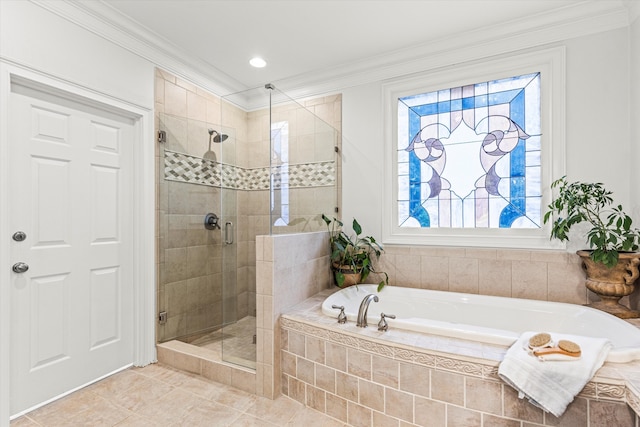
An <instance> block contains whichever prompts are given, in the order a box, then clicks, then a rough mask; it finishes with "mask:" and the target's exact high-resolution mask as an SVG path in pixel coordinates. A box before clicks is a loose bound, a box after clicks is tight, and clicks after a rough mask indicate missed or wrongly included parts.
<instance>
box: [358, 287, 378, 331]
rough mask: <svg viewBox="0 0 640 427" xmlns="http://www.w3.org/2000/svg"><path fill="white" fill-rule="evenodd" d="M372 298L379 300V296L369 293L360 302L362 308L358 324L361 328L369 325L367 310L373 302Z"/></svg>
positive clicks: (359, 312) (359, 311)
mask: <svg viewBox="0 0 640 427" xmlns="http://www.w3.org/2000/svg"><path fill="white" fill-rule="evenodd" d="M371 300H373V301H375V302H378V301H379V300H378V296H377V295H374V294H369V295H367V296H366V297H364V299H363V300H362V302H361V303H360V309H359V310H358V322H357V323H356V326H358V327H360V328H366V327H367V311H369V304H371Z"/></svg>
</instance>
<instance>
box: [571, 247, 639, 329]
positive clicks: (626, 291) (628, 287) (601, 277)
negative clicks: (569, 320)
mask: <svg viewBox="0 0 640 427" xmlns="http://www.w3.org/2000/svg"><path fill="white" fill-rule="evenodd" d="M577 254H578V255H579V256H580V258H582V267H583V268H584V270H585V272H586V273H587V280H586V283H585V285H586V287H587V289H589V290H590V291H592V292H593V293H595V294H596V295H598V296H599V297H600V301H596V302H593V303H591V304H587V306H588V307H593V308H597V309H598V310H602V311H605V312H607V313H609V314H613V315H614V316H617V317H619V318H621V319H635V318H638V317H640V312H639V311H637V310H631V309H629V308H627V307H625V306H624V305H622V304H620V303H619V301H620V298H622V297H624V296H627V295H630V294H631V293H632V292H633V290H634V288H635V281H636V280H637V279H638V276H639V275H640V271H639V270H638V265H640V253H636V252H632V253H624V252H622V253H620V254H619V255H618V264H617V265H614V266H613V267H611V268H609V267H607V266H606V265H604V264H603V263H601V262H595V261H593V260H592V259H591V257H590V255H591V251H578V252H577Z"/></svg>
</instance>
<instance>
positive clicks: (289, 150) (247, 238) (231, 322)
mask: <svg viewBox="0 0 640 427" xmlns="http://www.w3.org/2000/svg"><path fill="white" fill-rule="evenodd" d="M207 102H208V104H207V114H206V117H207V120H201V119H202V117H198V118H192V117H191V116H189V115H188V112H187V117H184V116H175V115H171V114H168V113H166V112H165V113H159V114H158V130H159V131H161V132H162V133H163V135H164V136H163V138H164V142H161V143H159V144H158V146H159V150H158V153H159V157H158V171H159V172H158V173H159V176H158V182H159V218H158V220H159V238H158V244H159V251H158V257H159V271H158V273H159V279H158V283H159V290H158V308H159V312H160V313H161V320H160V324H159V327H158V342H165V341H169V340H179V341H183V342H186V343H190V344H193V345H196V346H199V347H201V348H203V349H206V351H208V354H209V356H210V357H212V358H214V359H215V358H219V360H222V361H224V362H228V363H233V364H237V365H241V366H243V367H247V368H254V369H255V367H256V360H257V358H256V349H257V347H258V346H259V345H260V341H259V340H257V337H256V257H255V252H256V236H258V235H269V234H281V233H295V232H308V231H321V230H325V224H324V222H323V221H322V219H321V214H322V213H325V214H333V213H334V209H335V208H336V206H338V202H337V201H338V191H337V189H338V186H339V169H338V167H337V164H338V162H337V152H336V147H339V146H340V133H339V131H338V130H336V128H339V125H340V123H339V121H340V120H339V117H340V110H339V105H340V100H339V97H337V98H336V99H333V98H320V99H318V100H313V101H308V102H307V105H305V106H303V105H301V104H300V103H297V102H296V101H294V100H293V99H291V98H289V97H288V96H287V95H285V94H284V93H282V92H280V91H278V90H277V89H268V88H266V87H261V88H257V89H251V90H248V91H244V92H240V93H235V94H232V95H228V96H225V97H222V98H214V97H209V98H208V101H207ZM216 109H219V116H218V114H217V112H216V113H215V114H212V113H211V112H212V111H215V110H216ZM314 113H315V114H314ZM321 117H322V118H321ZM332 120H333V122H332ZM334 126H335V128H334ZM207 214H214V215H215V217H214V216H211V215H210V216H209V218H217V226H218V227H213V228H212V227H205V217H207ZM209 225H211V224H209ZM162 313H165V315H164V317H165V318H166V320H163V319H162ZM201 351H204V350H201Z"/></svg>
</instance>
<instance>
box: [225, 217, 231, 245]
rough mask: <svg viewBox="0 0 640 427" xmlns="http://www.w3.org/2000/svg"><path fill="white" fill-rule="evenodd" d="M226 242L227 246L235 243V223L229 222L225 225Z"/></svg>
mask: <svg viewBox="0 0 640 427" xmlns="http://www.w3.org/2000/svg"><path fill="white" fill-rule="evenodd" d="M224 242H225V243H226V244H227V245H231V244H232V243H233V223H232V222H231V221H227V222H225V224H224Z"/></svg>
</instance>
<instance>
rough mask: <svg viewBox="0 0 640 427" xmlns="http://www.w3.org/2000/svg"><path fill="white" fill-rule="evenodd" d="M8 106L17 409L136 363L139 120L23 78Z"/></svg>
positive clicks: (13, 380) (13, 406) (12, 405)
mask: <svg viewBox="0 0 640 427" xmlns="http://www.w3.org/2000/svg"><path fill="white" fill-rule="evenodd" d="M9 106H10V112H9V118H10V121H9V144H10V145H9V154H10V163H11V169H10V180H11V196H10V220H9V224H10V227H11V233H14V232H23V233H24V235H25V236H26V237H25V238H24V240H21V239H20V236H16V235H14V239H13V240H12V242H11V249H10V258H11V263H15V264H13V265H14V269H18V270H20V265H19V264H18V263H24V264H25V265H28V270H26V271H24V272H14V273H12V275H11V284H10V287H11V350H10V353H11V355H10V363H11V385H10V390H11V396H10V411H11V414H17V413H19V412H22V411H25V410H27V409H29V408H32V407H34V406H37V405H39V404H41V403H42V402H45V401H48V400H50V399H52V398H55V397H57V396H60V395H61V394H64V393H66V392H68V391H70V390H73V389H75V388H78V387H80V386H83V385H85V384H88V383H90V382H92V381H94V380H96V379H98V378H99V377H102V376H105V375H107V374H109V373H111V372H113V371H115V370H117V369H119V368H122V367H125V366H127V365H130V364H131V363H132V360H133V345H132V336H133V325H132V323H133V304H132V298H133V292H132V287H133V283H132V277H133V275H132V262H133V259H132V258H133V250H132V238H131V236H132V230H131V222H132V205H133V203H132V187H133V185H132V182H131V179H132V178H131V177H132V170H131V169H132V158H131V157H132V152H133V151H132V144H133V141H134V123H133V121H132V120H131V119H129V118H126V117H124V116H121V115H119V114H117V112H114V111H108V110H107V109H105V107H101V106H100V105H96V104H93V105H92V104H90V103H86V104H85V103H81V102H78V101H74V100H70V99H67V98H65V97H62V96H60V95H52V94H47V93H45V92H41V91H36V90H34V89H30V88H26V87H24V86H20V85H17V84H13V85H12V93H11V95H10V100H9ZM16 264H18V265H16ZM25 265H22V267H23V269H24V267H25ZM14 271H15V270H14Z"/></svg>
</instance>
